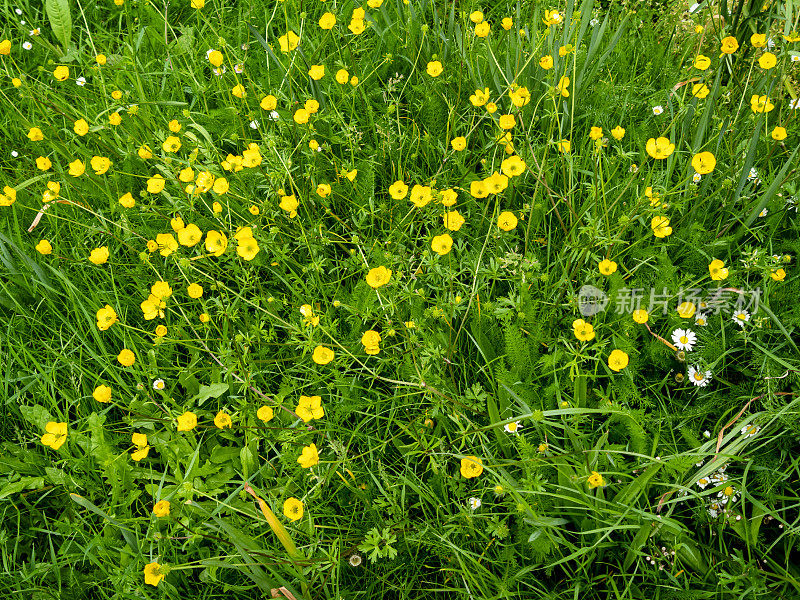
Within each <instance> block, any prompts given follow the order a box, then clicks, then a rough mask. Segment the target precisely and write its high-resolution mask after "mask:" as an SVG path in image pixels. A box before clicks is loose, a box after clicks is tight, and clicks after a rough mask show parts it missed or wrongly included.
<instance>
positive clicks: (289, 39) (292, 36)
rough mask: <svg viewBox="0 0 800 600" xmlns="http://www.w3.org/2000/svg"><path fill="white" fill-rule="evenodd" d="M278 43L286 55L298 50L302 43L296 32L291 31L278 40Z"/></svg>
mask: <svg viewBox="0 0 800 600" xmlns="http://www.w3.org/2000/svg"><path fill="white" fill-rule="evenodd" d="M278 43H279V44H280V47H281V52H283V53H284V54H285V53H287V52H291V51H292V50H294V49H295V48H297V45H298V44H299V43H300V36H299V35H297V34H296V33H295V32H294V31H292V30H289V31H288V32H286V33H285V34H284V35H282V36H281V37H279V38H278Z"/></svg>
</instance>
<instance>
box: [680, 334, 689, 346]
mask: <svg viewBox="0 0 800 600" xmlns="http://www.w3.org/2000/svg"><path fill="white" fill-rule="evenodd" d="M688 341H689V338H688V337H686V336H685V335H682V336H681V344H685V343H687V342H688Z"/></svg>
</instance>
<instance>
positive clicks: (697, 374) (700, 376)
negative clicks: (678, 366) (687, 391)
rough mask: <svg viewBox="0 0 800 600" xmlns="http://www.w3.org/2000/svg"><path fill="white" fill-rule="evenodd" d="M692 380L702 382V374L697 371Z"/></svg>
mask: <svg viewBox="0 0 800 600" xmlns="http://www.w3.org/2000/svg"><path fill="white" fill-rule="evenodd" d="M694 378H695V379H696V380H697V381H703V374H702V373H700V372H699V371H698V372H697V373H695V374H694Z"/></svg>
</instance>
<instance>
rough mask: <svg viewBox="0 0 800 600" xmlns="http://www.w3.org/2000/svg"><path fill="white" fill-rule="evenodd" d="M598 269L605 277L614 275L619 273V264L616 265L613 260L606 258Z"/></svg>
mask: <svg viewBox="0 0 800 600" xmlns="http://www.w3.org/2000/svg"><path fill="white" fill-rule="evenodd" d="M598 268H599V269H600V272H601V273H602V274H603V275H611V274H612V273H616V272H617V263H615V262H614V261H613V260H608V259H607V258H604V259H603V260H601V261H600V264H599V265H598Z"/></svg>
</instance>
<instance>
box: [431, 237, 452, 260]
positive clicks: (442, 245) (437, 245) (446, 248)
mask: <svg viewBox="0 0 800 600" xmlns="http://www.w3.org/2000/svg"><path fill="white" fill-rule="evenodd" d="M452 247H453V238H452V237H450V234H449V233H443V234H442V235H437V236H434V237H433V239H432V240H431V249H432V250H433V251H434V252H436V254H438V255H439V256H444V255H445V254H447V253H448V252H450V249H451V248H452Z"/></svg>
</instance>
